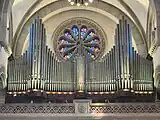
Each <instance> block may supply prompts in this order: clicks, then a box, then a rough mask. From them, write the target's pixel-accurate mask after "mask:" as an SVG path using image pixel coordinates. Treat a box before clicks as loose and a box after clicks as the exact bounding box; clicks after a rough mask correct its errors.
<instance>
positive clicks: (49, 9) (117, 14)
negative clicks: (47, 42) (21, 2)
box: [13, 0, 147, 55]
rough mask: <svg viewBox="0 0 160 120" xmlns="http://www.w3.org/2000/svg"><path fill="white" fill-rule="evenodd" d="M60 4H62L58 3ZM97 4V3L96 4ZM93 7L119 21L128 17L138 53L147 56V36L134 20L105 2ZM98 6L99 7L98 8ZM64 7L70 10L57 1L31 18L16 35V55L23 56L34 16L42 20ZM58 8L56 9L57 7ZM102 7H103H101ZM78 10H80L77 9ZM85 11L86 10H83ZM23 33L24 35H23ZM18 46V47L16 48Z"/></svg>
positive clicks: (64, 2)
mask: <svg viewBox="0 0 160 120" xmlns="http://www.w3.org/2000/svg"><path fill="white" fill-rule="evenodd" d="M58 2H60V3H58ZM96 2H97V3H96ZM96 2H95V3H94V4H93V5H92V7H94V9H97V8H98V7H99V9H101V10H103V11H106V12H109V13H112V15H113V16H114V17H116V18H117V19H119V18H120V17H121V16H122V15H124V16H126V17H127V18H128V19H129V21H130V23H131V24H132V29H133V33H134V34H135V40H137V41H136V44H137V46H139V47H138V49H139V50H138V51H139V52H140V53H142V54H145V55H147V49H146V44H145V42H144V41H145V37H144V36H145V35H144V34H142V33H141V32H140V31H141V30H140V29H139V27H137V26H138V25H137V24H135V23H134V22H133V21H132V19H131V18H130V17H128V16H127V15H126V14H125V13H124V12H123V11H121V10H120V9H119V8H116V7H115V6H113V5H111V4H108V3H106V2H104V1H96ZM58 4H60V5H61V6H59V7H58ZM97 4H98V6H97ZM62 5H63V9H64V8H68V6H69V5H68V4H67V1H64V0H61V1H56V2H54V3H50V4H48V5H47V6H44V7H43V8H41V9H40V10H38V11H37V12H36V13H34V14H33V15H32V16H31V17H29V18H28V19H27V20H26V21H25V23H23V26H22V27H21V29H20V31H19V32H20V33H16V36H15V38H14V40H15V41H14V45H13V52H14V55H19V54H21V53H20V52H21V51H22V48H19V47H18V46H23V43H24V41H25V40H24V39H25V38H26V36H27V34H28V26H29V25H30V23H31V22H32V20H33V18H34V16H36V15H39V16H40V17H41V18H43V17H45V16H46V15H47V14H49V13H51V12H53V11H56V10H58V9H62ZM55 6H56V7H55ZM100 6H101V7H100ZM69 7H70V10H72V9H73V8H74V7H72V6H69ZM106 8H110V9H106ZM76 9H78V8H76ZM83 9H85V8H83ZM21 33H23V35H22V34H21ZM16 40H19V41H16ZM16 45H18V46H16Z"/></svg>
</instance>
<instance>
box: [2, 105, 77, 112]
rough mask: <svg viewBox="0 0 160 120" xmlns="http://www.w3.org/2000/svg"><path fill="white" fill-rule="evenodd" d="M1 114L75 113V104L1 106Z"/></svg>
mask: <svg viewBox="0 0 160 120" xmlns="http://www.w3.org/2000/svg"><path fill="white" fill-rule="evenodd" d="M0 113H59V114H60V113H75V108H74V105H73V104H1V105H0Z"/></svg>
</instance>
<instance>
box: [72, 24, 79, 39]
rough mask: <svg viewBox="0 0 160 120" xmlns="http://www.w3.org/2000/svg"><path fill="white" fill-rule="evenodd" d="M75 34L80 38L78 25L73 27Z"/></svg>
mask: <svg viewBox="0 0 160 120" xmlns="http://www.w3.org/2000/svg"><path fill="white" fill-rule="evenodd" d="M72 31H73V34H74V36H75V37H76V38H78V34H79V29H78V27H77V26H74V27H72Z"/></svg>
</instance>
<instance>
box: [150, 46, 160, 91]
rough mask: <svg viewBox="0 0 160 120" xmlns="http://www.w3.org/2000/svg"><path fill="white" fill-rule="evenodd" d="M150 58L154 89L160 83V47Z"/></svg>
mask: <svg viewBox="0 0 160 120" xmlns="http://www.w3.org/2000/svg"><path fill="white" fill-rule="evenodd" d="M152 57H153V63H154V75H153V77H154V80H155V83H154V85H155V87H158V86H159V81H160V46H159V47H158V48H157V49H156V50H155V51H154V53H153V55H152ZM159 88H160V86H159Z"/></svg>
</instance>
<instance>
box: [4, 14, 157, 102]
mask: <svg viewBox="0 0 160 120" xmlns="http://www.w3.org/2000/svg"><path fill="white" fill-rule="evenodd" d="M84 21H85V20H84ZM75 23H76V24H75ZM84 23H85V22H82V21H81V20H80V18H77V19H76V22H75V21H74V20H70V21H67V22H66V24H65V25H67V26H65V29H63V30H61V29H60V28H61V26H59V29H57V31H56V32H57V33H55V34H59V36H58V37H54V46H55V47H54V50H53V51H52V50H51V48H50V47H49V46H48V45H46V29H45V25H44V24H43V23H42V19H40V18H39V17H38V16H37V17H36V18H35V19H34V20H33V22H32V24H31V25H30V29H29V40H28V41H29V42H28V48H27V50H26V51H25V52H24V53H23V54H22V55H20V56H12V57H10V59H9V62H8V72H7V73H8V78H7V90H6V91H7V93H6V100H5V102H6V103H48V102H49V103H65V102H68V103H72V102H73V100H75V99H91V100H92V102H93V103H96V102H98V103H105V102H106V101H107V102H110V103H118V102H153V101H155V88H154V79H153V62H152V60H150V59H148V58H145V57H143V56H141V55H139V54H138V52H137V51H136V50H135V48H134V47H133V45H132V42H133V41H132V29H131V25H130V24H129V23H128V20H127V18H125V17H123V16H122V17H121V18H120V19H119V22H118V24H117V25H116V29H115V33H114V45H113V46H112V48H111V49H110V50H109V51H108V52H107V54H103V53H104V51H105V44H107V43H105V40H104V39H105V37H103V31H101V32H99V30H100V29H94V26H95V25H94V23H90V24H89V25H88V24H87V25H86V24H84ZM97 27H98V25H97Z"/></svg>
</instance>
